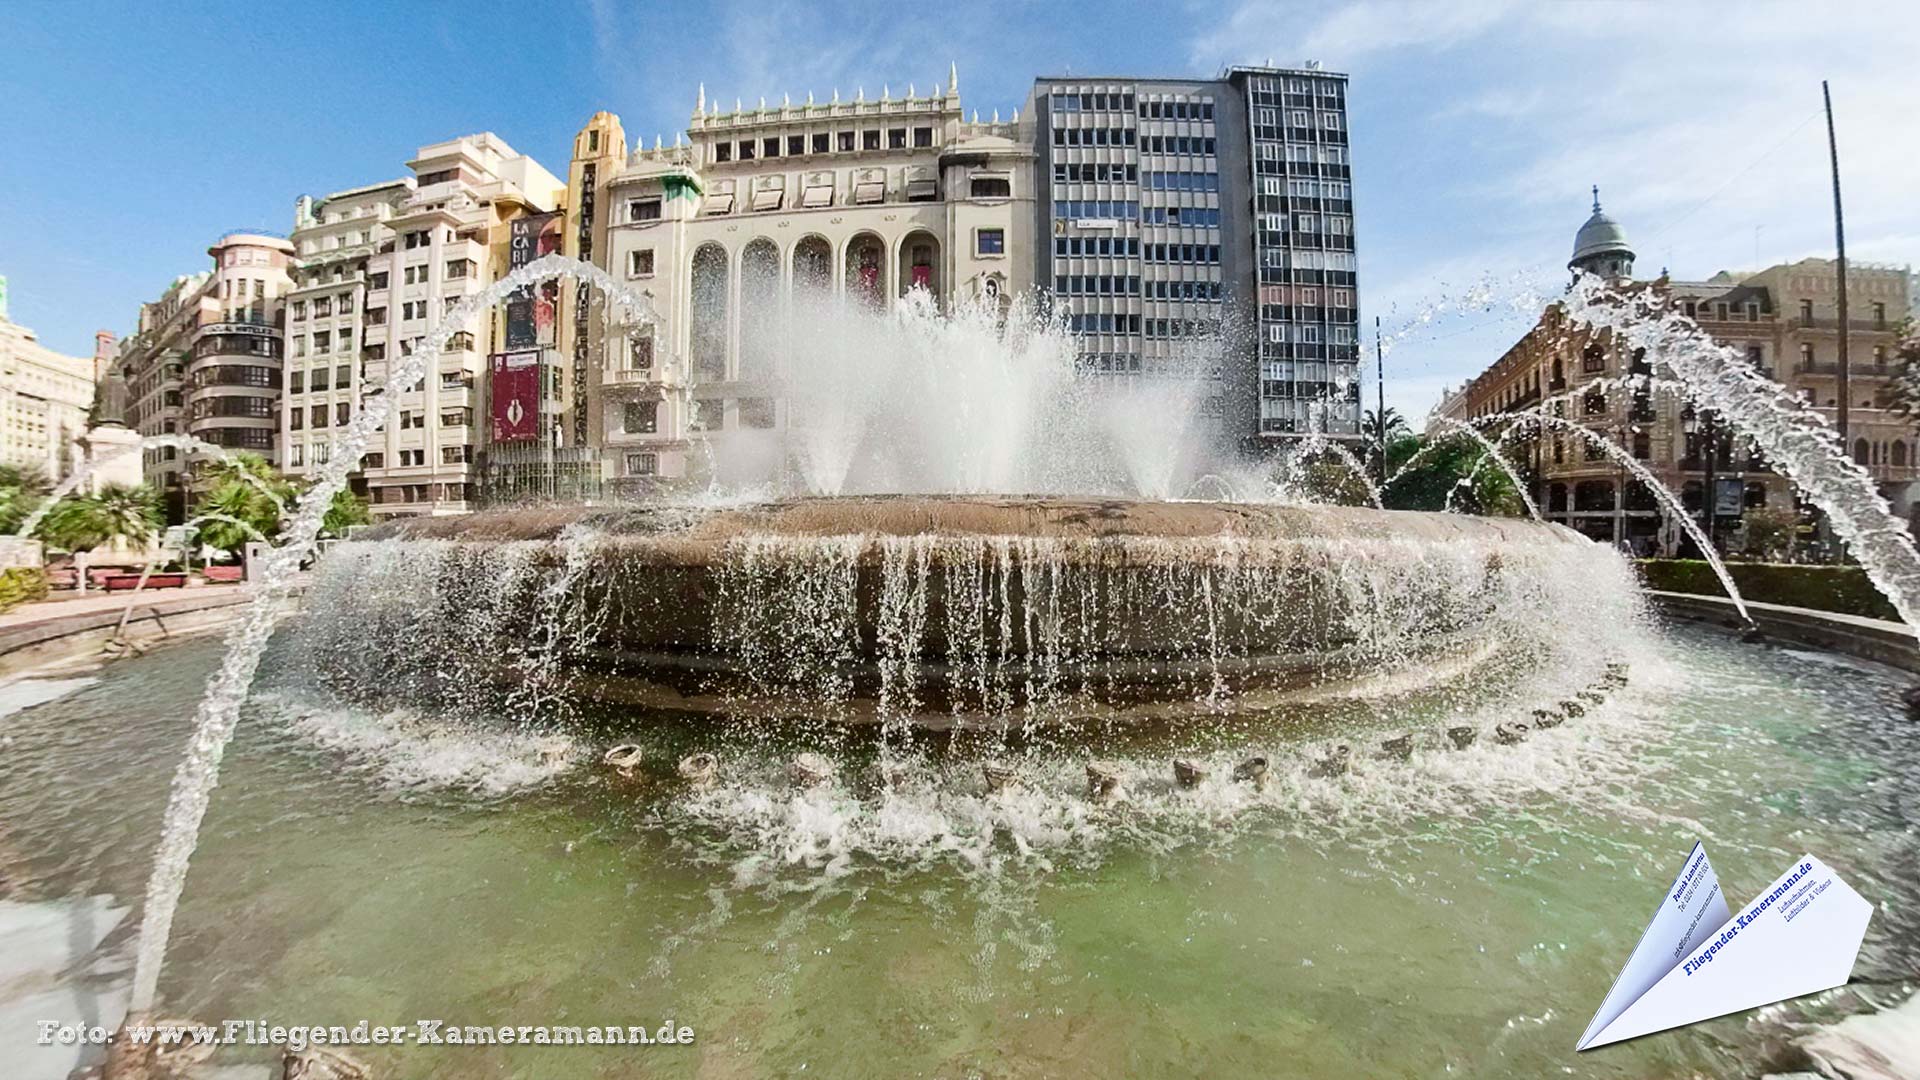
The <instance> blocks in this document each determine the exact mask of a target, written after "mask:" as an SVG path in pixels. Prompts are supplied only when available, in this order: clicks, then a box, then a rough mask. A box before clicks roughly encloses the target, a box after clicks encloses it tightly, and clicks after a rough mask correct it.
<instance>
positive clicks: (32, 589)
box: [0, 566, 47, 611]
mask: <svg viewBox="0 0 1920 1080" xmlns="http://www.w3.org/2000/svg"><path fill="white" fill-rule="evenodd" d="M46 598H47V572H46V571H45V570H42V569H40V568H39V567H37V566H15V567H11V568H9V569H6V570H0V611H11V610H12V609H14V608H15V607H18V606H19V605H21V604H24V603H26V602H27V601H29V600H45V599H46Z"/></svg>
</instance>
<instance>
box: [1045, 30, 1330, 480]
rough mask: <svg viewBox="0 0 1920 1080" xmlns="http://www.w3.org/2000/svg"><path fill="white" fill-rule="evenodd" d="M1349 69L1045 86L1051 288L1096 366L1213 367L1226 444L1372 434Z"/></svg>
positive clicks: (1053, 81)
mask: <svg viewBox="0 0 1920 1080" xmlns="http://www.w3.org/2000/svg"><path fill="white" fill-rule="evenodd" d="M1346 82H1347V81H1346V77H1345V76H1344V75H1336V74H1333V73H1331V72H1325V71H1321V70H1319V69H1318V68H1317V67H1312V66H1309V67H1306V68H1301V69H1283V68H1232V69H1229V70H1228V71H1226V72H1224V73H1222V75H1221V76H1220V77H1219V78H1217V79H1194V80H1183V79H1134V78H1121V77H1113V78H1092V77H1071V78H1068V77H1059V78H1042V79H1039V80H1037V81H1036V82H1035V84H1034V90H1033V97H1032V100H1031V101H1030V103H1029V106H1028V114H1029V115H1030V116H1031V117H1032V119H1033V123H1034V129H1035V130H1034V148H1035V155H1036V170H1035V178H1034V179H1035V184H1036V187H1037V189H1038V199H1037V206H1038V214H1039V218H1040V221H1039V229H1038V231H1037V235H1038V237H1039V242H1038V243H1036V245H1035V248H1034V252H1033V258H1034V265H1035V280H1036V281H1038V282H1039V283H1040V284H1041V285H1042V286H1044V287H1047V288H1049V289H1050V290H1051V291H1052V294H1053V296H1054V298H1055V301H1056V303H1059V304H1063V305H1066V307H1067V308H1068V309H1069V311H1070V312H1071V314H1070V317H1069V318H1070V325H1071V326H1072V327H1073V328H1074V329H1075V330H1076V331H1077V332H1079V333H1080V334H1081V336H1082V340H1083V343H1084V344H1083V351H1082V356H1083V363H1084V365H1085V366H1086V368H1087V369H1088V370H1091V371H1099V372H1107V373H1111V374H1114V375H1116V376H1120V377H1145V378H1156V377H1166V378H1196V377H1197V378H1201V379H1204V380H1206V381H1207V383H1208V385H1207V386H1206V387H1205V388H1204V391H1203V392H1202V393H1201V394H1200V401H1201V405H1200V411H1201V417H1200V422H1201V423H1202V425H1203V426H1204V429H1205V431H1206V433H1207V434H1208V435H1209V436H1210V437H1211V438H1212V439H1213V440H1214V441H1215V442H1216V443H1218V444H1219V445H1220V446H1221V447H1222V448H1225V447H1229V446H1231V447H1240V448H1249V447H1252V448H1259V447H1261V446H1262V445H1263V444H1271V443H1273V442H1275V441H1278V440H1283V439H1288V438H1299V437H1302V436H1305V435H1308V434H1311V433H1325V434H1327V435H1328V436H1331V437H1334V438H1357V437H1358V435H1359V419H1360V404H1359V381H1358V372H1357V360H1358V344H1357V340H1358V331H1357V325H1356V324H1357V321H1358V317H1357V311H1358V291H1357V285H1356V280H1355V265H1354V250H1353V248H1354V231H1353V203H1352V180H1351V164H1350V160H1349V158H1348V154H1347V124H1346Z"/></svg>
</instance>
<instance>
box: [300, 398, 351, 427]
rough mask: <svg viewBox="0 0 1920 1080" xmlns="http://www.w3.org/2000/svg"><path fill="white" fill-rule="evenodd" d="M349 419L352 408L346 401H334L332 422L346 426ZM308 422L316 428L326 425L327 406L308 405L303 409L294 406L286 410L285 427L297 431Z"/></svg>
mask: <svg viewBox="0 0 1920 1080" xmlns="http://www.w3.org/2000/svg"><path fill="white" fill-rule="evenodd" d="M351 419H353V408H352V406H350V405H349V404H348V403H347V402H344V401H341V402H336V403H335V404H334V405H333V422H334V424H335V425H337V426H339V427H346V426H347V421H349V420H351ZM308 423H311V424H312V426H314V427H316V428H323V427H326V426H327V406H325V405H310V406H308V407H307V408H305V409H301V408H300V407H299V406H295V407H293V408H291V409H288V410H287V427H288V428H289V429H291V430H293V431H299V430H300V429H301V428H302V427H304V426H306V425H307V424H308Z"/></svg>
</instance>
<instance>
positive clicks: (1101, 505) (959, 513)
mask: <svg viewBox="0 0 1920 1080" xmlns="http://www.w3.org/2000/svg"><path fill="white" fill-rule="evenodd" d="M574 526H587V527H588V528H590V529H591V530H592V531H593V532H594V533H595V534H597V535H598V536H600V537H601V538H603V539H616V540H617V539H625V538H632V539H636V540H639V539H652V540H659V541H668V542H683V543H691V544H696V545H699V546H703V547H704V546H708V545H714V544H724V543H726V542H728V541H731V540H735V539H742V538H746V537H765V536H774V537H779V536H786V537H796V538H799V537H812V538H826V537H839V536H845V537H852V536H868V537H907V536H940V537H950V538H967V537H971V538H981V539H995V538H1003V537H1009V538H1036V539H1038V538H1055V539H1067V540H1074V539H1079V540H1090V541H1098V540H1124V539H1161V540H1206V539H1221V538H1225V537H1232V538H1236V539H1245V540H1309V539H1317V540H1327V541H1333V540H1354V541H1363V540H1375V541H1379V540H1425V541H1429V542H1449V541H1473V540H1478V541H1489V542H1494V543H1502V544H1512V543H1551V542H1573V541H1578V542H1581V543H1592V542H1593V541H1591V540H1589V539H1587V538H1586V537H1584V536H1581V535H1580V534H1579V533H1578V532H1575V531H1574V530H1572V529H1570V528H1567V527H1566V526H1564V525H1557V524H1553V523H1550V522H1544V521H1534V520H1531V519H1526V518H1490V517H1476V516H1470V515H1465V514H1454V513H1439V512H1433V511H1419V510H1375V509H1373V508H1371V507H1351V506H1297V505H1286V506H1282V505H1274V504H1264V503H1230V502H1208V501H1191V502H1188V501H1175V502H1166V501H1157V500H1147V499H1128V498H1114V497H1097V496H1057V495H850V496H803V497H789V498H780V499H772V500H768V501H765V502H757V503H745V504H733V505H722V506H699V505H690V504H668V503H658V504H631V505H609V506H595V505H591V504H569V505H556V506H539V507H522V508H512V509H495V510H483V511H479V512H477V513H473V514H463V515H458V516H443V517H415V518H400V519H396V520H393V521H389V522H383V523H381V524H379V525H375V526H372V527H370V528H368V529H365V530H362V531H359V532H357V533H356V534H355V536H354V537H353V539H354V540H356V541H379V540H448V541H469V542H492V543H505V542H514V541H530V540H531V541H555V540H559V539H561V538H562V536H563V534H565V533H566V532H567V531H568V530H569V529H570V528H572V527H574Z"/></svg>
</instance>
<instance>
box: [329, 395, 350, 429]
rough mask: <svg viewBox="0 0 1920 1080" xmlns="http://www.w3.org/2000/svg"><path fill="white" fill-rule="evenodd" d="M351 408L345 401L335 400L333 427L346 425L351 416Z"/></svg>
mask: <svg viewBox="0 0 1920 1080" xmlns="http://www.w3.org/2000/svg"><path fill="white" fill-rule="evenodd" d="M351 410H352V406H350V405H348V404H347V403H346V402H344V401H341V402H336V403H335V404H334V406H333V425H334V426H335V427H346V426H347V421H348V420H351V419H352V418H353V417H352V411H351Z"/></svg>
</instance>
